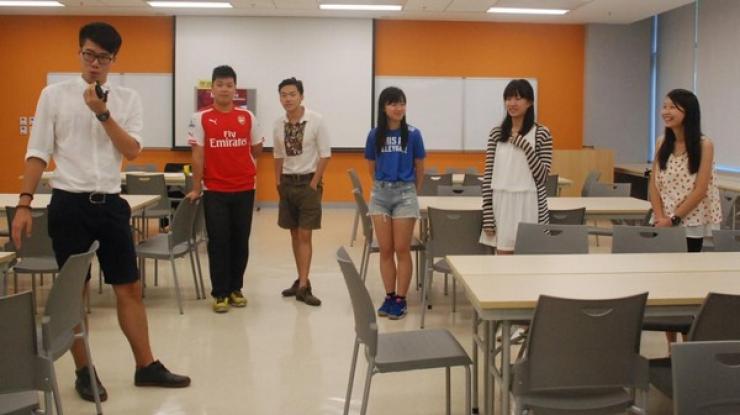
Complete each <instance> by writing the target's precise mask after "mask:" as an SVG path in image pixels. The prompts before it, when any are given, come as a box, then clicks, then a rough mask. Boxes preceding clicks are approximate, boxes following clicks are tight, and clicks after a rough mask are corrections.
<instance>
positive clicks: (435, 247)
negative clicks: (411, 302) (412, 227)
mask: <svg viewBox="0 0 740 415" xmlns="http://www.w3.org/2000/svg"><path fill="white" fill-rule="evenodd" d="M427 213H428V215H429V239H427V241H426V245H425V246H426V251H425V254H426V255H424V256H425V258H426V264H424V283H423V284H422V291H421V301H422V302H421V328H424V317H425V316H426V310H427V308H431V305H430V304H429V297H430V292H431V288H432V275H433V273H434V271H436V272H441V273H443V274H444V275H445V293H446V292H447V275H448V274H451V273H452V268H450V264H449V263H448V262H447V260H446V259H445V258H444V257H445V256H447V255H484V254H489V253H491V252H490V248H489V247H487V246H486V245H482V244H480V243H479V242H478V240H479V239H480V232H481V228H482V226H483V213H482V211H480V210H444V209H435V208H433V207H430V208H429V209H428V210H427ZM434 258H442V259H440V260H439V261H436V262H435V261H434ZM456 287H457V283H456V282H455V279H454V278H453V279H452V311H453V312H454V311H455V305H456V300H457V289H456ZM428 304H429V305H428Z"/></svg>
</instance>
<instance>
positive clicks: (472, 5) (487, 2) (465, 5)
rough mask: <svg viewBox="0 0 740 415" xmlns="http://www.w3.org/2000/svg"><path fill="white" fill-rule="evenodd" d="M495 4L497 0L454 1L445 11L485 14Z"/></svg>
mask: <svg viewBox="0 0 740 415" xmlns="http://www.w3.org/2000/svg"><path fill="white" fill-rule="evenodd" d="M494 3H496V0H454V1H453V2H452V3H450V5H449V6H448V7H447V9H446V10H445V11H446V12H478V13H485V12H486V10H488V8H489V7H491V6H492V5H493V4H494Z"/></svg>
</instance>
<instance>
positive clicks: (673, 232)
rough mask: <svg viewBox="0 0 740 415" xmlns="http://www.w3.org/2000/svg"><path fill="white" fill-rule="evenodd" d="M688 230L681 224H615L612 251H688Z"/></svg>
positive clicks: (622, 252) (616, 252) (615, 252)
mask: <svg viewBox="0 0 740 415" xmlns="http://www.w3.org/2000/svg"><path fill="white" fill-rule="evenodd" d="M687 249H688V248H687V246H686V230H685V229H684V228H683V227H680V226H674V227H670V228H654V227H651V226H624V225H615V226H614V236H613V237H612V253H614V254H627V253H657V252H686V251H687Z"/></svg>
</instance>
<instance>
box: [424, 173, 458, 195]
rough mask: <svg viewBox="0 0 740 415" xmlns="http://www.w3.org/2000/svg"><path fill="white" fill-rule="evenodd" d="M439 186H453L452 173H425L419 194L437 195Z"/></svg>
mask: <svg viewBox="0 0 740 415" xmlns="http://www.w3.org/2000/svg"><path fill="white" fill-rule="evenodd" d="M439 186H452V174H451V173H446V174H439V175H430V174H425V175H424V181H423V182H422V184H421V192H419V196H437V193H438V192H437V188H438V187H439Z"/></svg>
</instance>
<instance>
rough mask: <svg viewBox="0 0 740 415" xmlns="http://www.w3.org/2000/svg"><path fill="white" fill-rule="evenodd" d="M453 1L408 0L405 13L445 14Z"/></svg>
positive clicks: (404, 7)
mask: <svg viewBox="0 0 740 415" xmlns="http://www.w3.org/2000/svg"><path fill="white" fill-rule="evenodd" d="M452 1H453V0H408V1H407V2H406V5H404V6H403V11H409V12H443V11H444V10H445V9H446V8H447V6H449V5H450V3H452Z"/></svg>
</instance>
